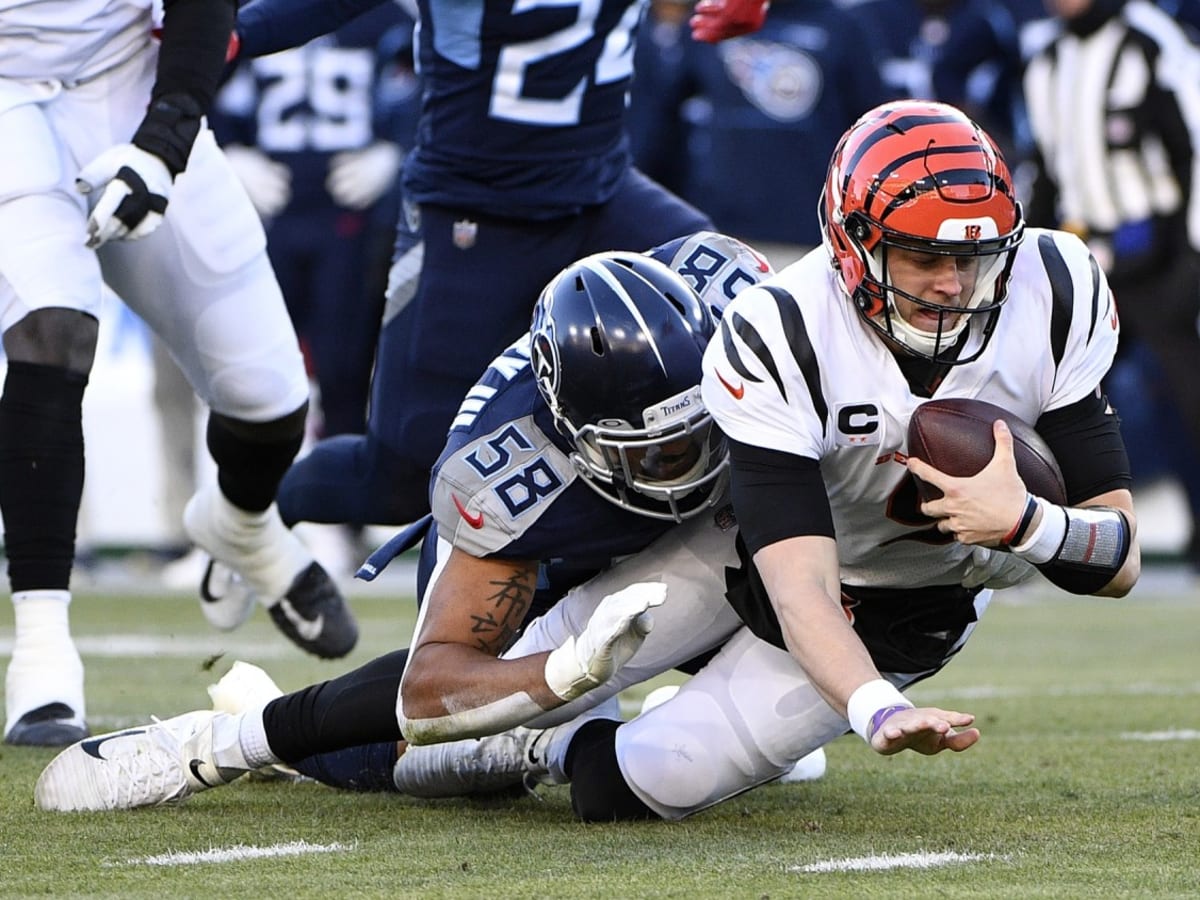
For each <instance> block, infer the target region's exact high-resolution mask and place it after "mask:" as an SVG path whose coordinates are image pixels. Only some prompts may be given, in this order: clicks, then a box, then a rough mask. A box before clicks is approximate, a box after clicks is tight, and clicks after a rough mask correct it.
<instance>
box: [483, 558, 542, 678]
mask: <svg viewBox="0 0 1200 900" xmlns="http://www.w3.org/2000/svg"><path fill="white" fill-rule="evenodd" d="M536 583H537V570H536V569H532V570H530V569H513V571H512V573H511V574H510V575H509V577H508V578H507V579H505V580H503V581H492V582H491V584H492V586H493V587H495V588H496V590H495V592H494V593H493V594H491V595H490V596H488V597H487V598H486V599H485V602H486V603H487V605H488V606H490V607H491V608H490V609H489V610H488V611H487V612H486V613H484V614H482V615H478V614H474V613H473V614H472V615H471V621H472V623H473V624H472V625H471V633H472V634H473V635H475V646H476V648H477V649H479V650H482V651H483V652H484V653H489V654H491V655H492V656H499V655H500V654H501V653H503V652H504V649H505V648H506V647H507V646H508V645H509V644H510V643H511V642H512V640H513V638H514V637H515V636H516V633H517V629H518V628H520V627H521V624H522V623H523V622H524V621H525V614H526V613H527V612H529V605H530V602H531V601H532V600H533V589H534V585H535V584H536Z"/></svg>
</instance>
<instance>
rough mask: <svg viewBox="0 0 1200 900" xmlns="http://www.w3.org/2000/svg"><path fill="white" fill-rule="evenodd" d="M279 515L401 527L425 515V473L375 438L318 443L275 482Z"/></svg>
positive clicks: (339, 437) (354, 437)
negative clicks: (277, 490)
mask: <svg viewBox="0 0 1200 900" xmlns="http://www.w3.org/2000/svg"><path fill="white" fill-rule="evenodd" d="M277 500H278V503H279V514H280V515H281V516H282V517H283V521H284V523H285V524H286V525H288V527H291V526H293V525H295V524H296V523H297V522H324V523H329V524H343V523H360V522H370V523H372V524H375V525H403V524H405V523H407V522H413V521H416V520H417V519H419V518H420V517H421V516H423V515H424V514H425V513H426V512H428V511H429V471H428V470H427V469H421V468H418V467H416V466H414V465H413V464H412V463H411V462H409V461H408V460H407V459H406V458H405V457H404V456H403V455H402V454H399V453H397V452H395V451H394V450H392V449H390V448H389V447H387V446H385V445H384V444H382V443H381V442H380V441H379V439H378V437H377V436H376V435H374V434H366V435H358V434H340V435H337V436H335V437H331V438H326V439H325V440H322V441H318V442H317V444H316V445H315V446H314V447H313V448H312V450H311V451H309V453H308V454H306V455H305V456H303V457H301V458H300V459H298V460H296V461H295V462H294V463H293V464H292V466H291V467H290V468H289V469H288V470H287V472H286V473H285V474H284V476H283V480H282V481H281V482H280V483H279V494H278V498H277Z"/></svg>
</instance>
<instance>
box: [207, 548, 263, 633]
mask: <svg viewBox="0 0 1200 900" xmlns="http://www.w3.org/2000/svg"><path fill="white" fill-rule="evenodd" d="M257 601H258V598H257V597H256V596H255V594H254V591H252V590H250V587H249V585H247V584H246V582H244V581H242V579H241V577H240V576H239V575H238V574H237V572H234V571H233V570H232V569H230V568H229V567H228V566H226V565H224V564H223V563H219V562H217V561H216V560H215V559H210V560H209V561H208V565H207V566H206V567H205V569H204V575H203V576H202V577H201V579H200V611H201V612H203V613H204V618H205V619H207V620H208V624H209V625H211V626H212V627H213V628H216V629H217V630H218V631H233V630H234V629H235V628H239V627H241V626H242V625H243V624H245V622H246V620H247V619H249V618H250V614H251V613H252V612H254V607H255V606H256V605H257Z"/></svg>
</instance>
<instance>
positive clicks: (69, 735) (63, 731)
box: [4, 702, 91, 747]
mask: <svg viewBox="0 0 1200 900" xmlns="http://www.w3.org/2000/svg"><path fill="white" fill-rule="evenodd" d="M89 734H91V732H90V731H88V727H87V724H86V723H85V722H84V721H83V719H81V718H80V717H79V716H78V715H77V714H76V712H75V710H73V709H71V707H69V706H68V705H67V704H65V703H57V702H56V703H47V704H46V705H45V706H39V707H38V708H37V709H31V710H30V711H29V712H27V713H25V715H23V716H21V718H19V719H17V721H16V722H14V723H13V726H12V728H10V729H9V730H8V734H6V735H5V736H4V743H6V744H13V745H16V746H20V747H65V746H66V745H67V744H73V743H75V742H76V741H79V740H82V739H83V738H86V737H87V736H88V735H89Z"/></svg>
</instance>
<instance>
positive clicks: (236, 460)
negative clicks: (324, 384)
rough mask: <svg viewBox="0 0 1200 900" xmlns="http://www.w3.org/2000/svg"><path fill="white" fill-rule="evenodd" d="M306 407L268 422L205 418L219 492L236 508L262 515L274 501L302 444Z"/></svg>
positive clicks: (218, 415)
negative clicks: (206, 419)
mask: <svg viewBox="0 0 1200 900" xmlns="http://www.w3.org/2000/svg"><path fill="white" fill-rule="evenodd" d="M307 412H308V404H307V403H306V404H304V406H301V407H300V408H299V409H297V410H296V411H294V412H292V413H289V414H288V415H286V416H283V417H282V418H279V419H275V420H274V421H272V422H243V421H241V420H239V419H231V418H230V417H229V416H222V415H220V414H218V413H211V414H210V415H209V417H208V430H207V432H206V439H207V442H208V452H209V453H210V454H211V455H212V458H213V461H214V462H215V463H216V464H217V483H218V484H219V485H220V486H221V493H222V494H224V495H225V497H226V499H228V500H229V502H230V503H232V504H233V505H234V506H236V507H238V509H244V510H246V511H247V512H262V511H263V510H264V509H266V508H267V507H268V506H270V505H271V503H272V502H273V501H274V500H275V492H276V491H277V490H279V482H280V480H281V479H282V478H283V473H284V472H286V471H287V470H288V466H290V465H291V464H292V460H294V459H295V458H296V454H297V453H299V452H300V445H301V443H303V441H304V419H305V416H306V414H307Z"/></svg>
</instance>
